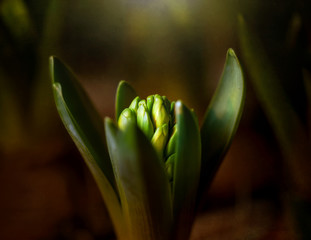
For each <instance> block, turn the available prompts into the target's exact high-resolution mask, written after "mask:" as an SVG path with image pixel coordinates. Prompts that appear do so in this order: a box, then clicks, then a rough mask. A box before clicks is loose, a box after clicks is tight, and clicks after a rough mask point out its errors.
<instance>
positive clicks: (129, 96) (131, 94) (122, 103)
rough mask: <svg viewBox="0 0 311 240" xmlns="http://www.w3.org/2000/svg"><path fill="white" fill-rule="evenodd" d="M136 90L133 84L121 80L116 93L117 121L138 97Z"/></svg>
mask: <svg viewBox="0 0 311 240" xmlns="http://www.w3.org/2000/svg"><path fill="white" fill-rule="evenodd" d="M136 96H137V95H136V92H135V90H134V88H132V86H131V85H130V84H129V83H127V82H126V81H121V82H120V83H119V85H118V89H117V94H116V121H118V119H119V116H120V114H121V112H122V111H123V109H124V108H128V107H129V106H130V104H131V102H132V101H133V99H134V98H135V97H136Z"/></svg>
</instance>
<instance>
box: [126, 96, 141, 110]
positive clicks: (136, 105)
mask: <svg viewBox="0 0 311 240" xmlns="http://www.w3.org/2000/svg"><path fill="white" fill-rule="evenodd" d="M139 102H140V97H136V98H134V100H133V101H132V102H131V105H130V106H129V108H130V109H132V110H133V111H134V112H135V113H137V109H138V104H139Z"/></svg>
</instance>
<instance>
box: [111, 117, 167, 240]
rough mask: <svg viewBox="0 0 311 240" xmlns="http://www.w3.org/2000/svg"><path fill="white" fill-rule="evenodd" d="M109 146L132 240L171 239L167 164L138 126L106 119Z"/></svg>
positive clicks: (129, 237)
mask: <svg viewBox="0 0 311 240" xmlns="http://www.w3.org/2000/svg"><path fill="white" fill-rule="evenodd" d="M105 126H106V134H107V141H108V145H110V149H109V150H110V151H111V152H110V153H111V158H112V162H113V167H114V170H115V176H116V178H117V179H116V181H117V186H118V189H119V194H120V198H121V204H122V209H123V214H124V217H125V219H126V220H125V221H126V222H127V224H128V227H129V233H130V236H128V239H131V240H149V239H150V240H156V239H163V240H169V239H171V233H170V231H171V228H172V207H171V199H170V190H169V185H168V180H167V176H166V174H165V172H164V166H163V163H161V160H160V159H159V158H158V156H157V154H156V152H155V150H154V149H153V147H152V146H151V144H150V142H149V141H148V140H147V138H146V137H145V135H144V134H143V133H142V132H141V131H140V130H139V129H138V128H137V126H136V125H129V126H128V127H127V128H126V129H125V130H124V131H123V130H122V131H119V130H117V127H116V126H115V125H114V124H113V123H112V121H111V120H109V119H107V120H106V121H105Z"/></svg>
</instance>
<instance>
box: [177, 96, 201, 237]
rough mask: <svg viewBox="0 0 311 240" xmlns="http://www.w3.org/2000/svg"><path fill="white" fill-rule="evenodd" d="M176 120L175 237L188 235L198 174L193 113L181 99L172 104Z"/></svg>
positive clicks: (198, 141)
mask: <svg viewBox="0 0 311 240" xmlns="http://www.w3.org/2000/svg"><path fill="white" fill-rule="evenodd" d="M175 112H176V122H177V142H176V160H175V163H174V180H173V206H174V219H175V221H176V223H175V224H176V229H175V235H176V239H178V240H183V239H184V240H186V239H189V235H190V232H191V226H192V223H193V220H194V214H195V202H196V197H197V189H198V184H199V178H200V167H201V139H200V130H199V124H198V121H197V118H196V116H194V114H193V113H192V112H191V111H190V110H189V109H188V108H187V107H186V106H185V105H184V104H183V103H182V102H181V101H178V102H176V104H175Z"/></svg>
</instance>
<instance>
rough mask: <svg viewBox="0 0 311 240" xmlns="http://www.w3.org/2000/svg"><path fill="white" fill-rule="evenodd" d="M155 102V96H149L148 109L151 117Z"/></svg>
mask: <svg viewBox="0 0 311 240" xmlns="http://www.w3.org/2000/svg"><path fill="white" fill-rule="evenodd" d="M153 102H154V96H153V95H150V96H148V97H147V108H148V112H149V114H150V115H151V114H152V107H153Z"/></svg>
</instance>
